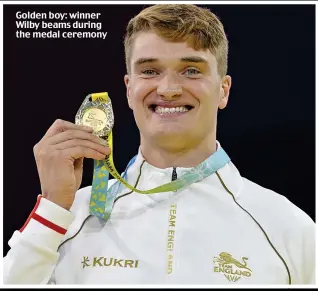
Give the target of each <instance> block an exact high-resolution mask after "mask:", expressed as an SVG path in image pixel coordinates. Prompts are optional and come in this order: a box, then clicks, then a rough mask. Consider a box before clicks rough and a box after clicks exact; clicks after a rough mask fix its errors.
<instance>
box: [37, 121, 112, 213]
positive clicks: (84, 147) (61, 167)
mask: <svg viewBox="0 0 318 291" xmlns="http://www.w3.org/2000/svg"><path fill="white" fill-rule="evenodd" d="M92 132H93V129H92V128H90V127H85V126H80V125H76V124H74V123H71V122H68V121H64V120H60V119H58V120H56V121H55V122H54V123H53V124H52V126H51V127H50V128H49V129H48V131H47V132H46V134H45V135H44V137H43V138H42V139H41V140H40V142H39V143H37V144H36V145H35V146H34V148H33V151H34V156H35V161H36V164H37V168H38V173H39V177H40V182H41V189H42V195H43V197H44V198H46V199H48V200H50V201H52V202H54V203H56V204H58V205H60V206H61V207H63V208H65V209H67V210H69V209H70V207H71V206H72V204H73V201H74V198H75V193H76V191H77V190H78V189H79V187H80V185H81V182H82V175H83V160H84V158H91V159H95V160H103V159H104V158H105V156H106V155H109V154H110V148H108V147H107V146H106V145H105V144H106V142H105V141H104V140H103V139H101V138H99V137H97V136H95V135H93V134H92Z"/></svg>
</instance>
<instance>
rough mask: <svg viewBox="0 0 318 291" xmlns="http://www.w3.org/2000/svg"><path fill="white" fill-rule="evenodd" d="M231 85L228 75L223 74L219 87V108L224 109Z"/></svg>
mask: <svg viewBox="0 0 318 291" xmlns="http://www.w3.org/2000/svg"><path fill="white" fill-rule="evenodd" d="M231 85H232V79H231V77H230V76H228V75H227V76H225V77H224V78H223V80H222V84H221V88H220V97H221V99H220V103H219V108H220V109H224V108H225V107H226V105H227V102H228V101H229V95H230V89H231Z"/></svg>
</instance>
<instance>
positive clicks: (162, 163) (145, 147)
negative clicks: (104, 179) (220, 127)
mask: <svg viewBox="0 0 318 291" xmlns="http://www.w3.org/2000/svg"><path fill="white" fill-rule="evenodd" d="M140 149H141V153H142V155H143V157H144V158H145V160H146V161H147V162H148V163H149V164H151V165H152V166H154V167H157V168H161V169H165V168H170V167H183V168H192V167H195V166H197V165H199V164H200V163H202V162H203V161H204V160H206V159H207V158H208V157H209V156H210V155H212V154H213V153H214V152H215V151H216V149H217V145H216V138H215V137H214V138H211V137H209V138H207V139H206V140H202V141H201V142H200V143H197V144H194V145H192V146H189V147H180V148H176V147H173V148H172V147H167V146H162V145H158V144H154V143H149V142H146V141H145V140H143V139H142V140H141V146H140Z"/></svg>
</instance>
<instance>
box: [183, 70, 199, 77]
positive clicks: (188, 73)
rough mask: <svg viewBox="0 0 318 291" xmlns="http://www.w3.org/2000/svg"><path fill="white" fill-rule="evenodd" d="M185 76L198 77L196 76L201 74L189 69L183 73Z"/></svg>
mask: <svg viewBox="0 0 318 291" xmlns="http://www.w3.org/2000/svg"><path fill="white" fill-rule="evenodd" d="M184 74H185V75H189V76H192V75H198V74H201V72H200V71H199V70H197V69H193V68H190V69H187V70H186V71H185V72H184Z"/></svg>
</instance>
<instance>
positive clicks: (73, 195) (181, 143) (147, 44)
mask: <svg viewBox="0 0 318 291" xmlns="http://www.w3.org/2000/svg"><path fill="white" fill-rule="evenodd" d="M125 52H126V64H127V75H126V76H125V77H124V81H125V84H126V87H127V98H128V105H129V107H130V108H131V109H132V111H133V114H134V117H135V120H136V123H137V126H138V129H139V131H140V147H139V151H138V153H137V155H136V157H134V158H133V159H132V160H131V161H130V162H129V164H128V167H127V171H125V173H124V177H125V179H126V180H127V181H128V183H129V184H130V185H134V187H135V188H138V189H153V188H155V187H158V186H161V185H167V184H168V185H175V186H176V189H175V190H174V191H170V192H161V193H156V194H151V195H150V194H149V195H142V194H139V193H138V192H133V191H129V190H128V189H127V188H125V187H124V186H123V185H120V186H119V187H118V188H117V192H116V193H115V194H116V199H115V201H114V205H113V208H112V212H111V215H110V217H109V218H108V220H106V221H103V220H102V219H99V218H98V217H96V216H95V215H92V214H90V212H89V203H90V200H89V199H90V195H91V188H92V187H86V188H82V189H79V187H80V184H81V178H82V165H83V158H92V159H95V160H103V159H104V158H105V155H108V154H109V153H110V149H109V148H108V147H107V146H105V145H103V144H104V141H103V140H100V139H99V138H98V137H96V136H94V134H92V129H90V128H85V127H83V126H79V125H75V124H73V123H71V122H67V121H62V120H58V121H56V122H55V123H54V124H53V125H52V126H51V127H50V128H49V130H48V131H47V133H46V134H45V135H44V137H43V138H42V139H41V141H40V142H39V143H38V144H37V145H36V146H35V147H34V154H35V158H36V163H37V167H38V172H39V176H40V181H41V189H42V195H39V197H38V201H37V203H36V206H35V207H34V209H33V211H32V213H31V214H30V216H29V219H28V220H27V221H26V223H25V225H24V226H23V227H22V228H21V229H20V230H19V231H16V232H15V233H14V234H13V236H12V238H11V240H10V242H9V245H10V247H11V250H10V251H9V252H8V254H7V256H6V257H5V259H4V282H5V283H7V284H9V283H11V284H22V283H32V284H47V283H52V284H312V283H314V279H315V278H314V274H315V224H314V222H313V221H312V220H311V219H310V218H309V216H308V215H307V214H305V213H304V212H303V211H302V210H301V209H299V208H298V207H296V206H295V205H293V204H292V203H291V202H290V201H288V200H287V199H286V198H285V197H284V196H282V195H279V194H277V193H275V192H273V191H271V190H269V189H265V188H263V187H261V186H259V185H257V184H255V183H253V182H251V181H249V180H248V179H246V178H243V177H241V175H240V173H239V171H238V170H237V168H236V167H235V166H234V164H233V163H232V162H231V160H230V158H229V156H228V155H227V154H226V152H225V151H224V149H223V148H222V147H221V144H220V143H219V142H218V141H217V140H216V127H217V126H216V125H217V112H218V110H219V109H223V108H225V107H226V105H227V102H228V97H229V93H230V88H231V78H230V76H228V75H227V74H226V73H227V54H228V43H227V38H226V34H225V32H224V29H223V25H222V24H221V22H220V21H219V20H218V18H217V17H216V16H215V15H214V14H213V13H211V11H209V10H206V9H203V8H199V7H197V6H194V5H155V6H151V7H148V8H146V9H144V10H143V11H141V12H140V14H139V15H137V16H136V17H134V18H133V19H132V20H131V21H130V22H129V24H128V27H127V34H126V38H125ZM115 182H116V181H114V180H111V181H110V186H111V185H115Z"/></svg>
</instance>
